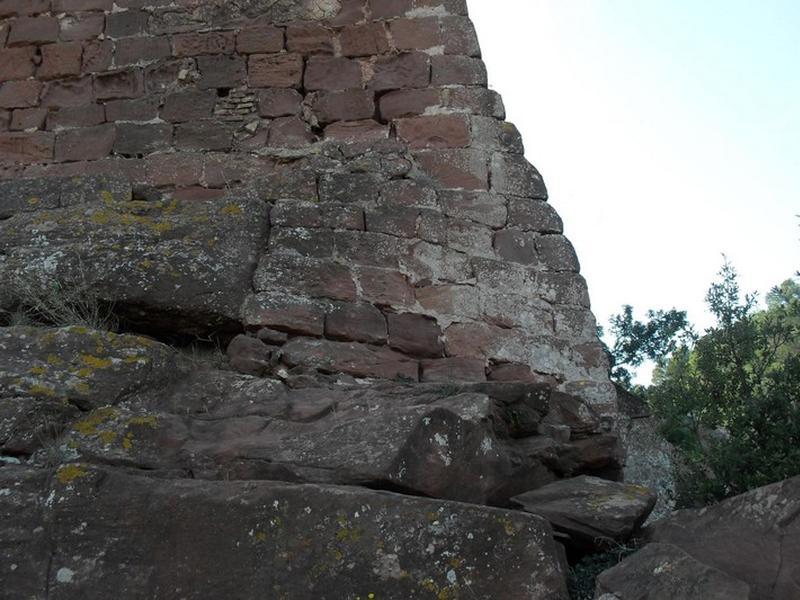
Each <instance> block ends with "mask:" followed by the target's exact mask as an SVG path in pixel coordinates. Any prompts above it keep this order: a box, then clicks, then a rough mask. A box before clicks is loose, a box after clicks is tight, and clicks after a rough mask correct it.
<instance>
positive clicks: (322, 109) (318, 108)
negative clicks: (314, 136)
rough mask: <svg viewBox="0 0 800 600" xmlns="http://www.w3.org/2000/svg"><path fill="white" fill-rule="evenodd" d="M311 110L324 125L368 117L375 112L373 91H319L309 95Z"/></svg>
mask: <svg viewBox="0 0 800 600" xmlns="http://www.w3.org/2000/svg"><path fill="white" fill-rule="evenodd" d="M310 100H311V110H312V111H313V113H314V116H315V117H316V118H317V121H318V122H319V123H320V124H322V125H325V124H327V123H333V122H334V121H356V120H360V119H370V118H372V116H373V115H374V114H375V93H374V92H373V91H371V90H361V89H353V90H340V91H333V92H320V93H318V94H315V95H313V96H311V98H310Z"/></svg>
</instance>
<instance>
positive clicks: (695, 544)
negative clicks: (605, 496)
mask: <svg viewBox="0 0 800 600" xmlns="http://www.w3.org/2000/svg"><path fill="white" fill-rule="evenodd" d="M647 537H648V539H649V540H651V541H653V542H660V543H667V544H673V545H675V546H678V547H680V548H681V549H682V550H684V551H685V552H687V553H688V554H690V555H691V556H693V557H694V558H695V559H697V560H699V561H702V562H703V563H705V564H706V565H708V566H710V567H714V568H716V569H719V570H720V571H723V572H725V573H727V574H728V575H729V576H731V577H736V578H738V579H741V580H742V581H744V582H745V583H747V584H748V585H749V586H750V589H751V598H753V600H793V599H795V598H798V597H800V477H793V478H792V479H787V480H786V481H782V482H779V483H775V484H772V485H768V486H766V487H762V488H758V489H756V490H753V491H750V492H747V493H746V494H742V495H740V496H736V497H734V498H730V499H728V500H725V501H723V502H720V503H719V504H716V505H714V506H710V507H707V508H704V509H699V510H679V511H677V512H676V513H674V514H673V515H672V516H670V517H667V518H666V519H663V520H661V521H658V522H656V523H655V524H653V525H652V526H650V527H648V529H647Z"/></svg>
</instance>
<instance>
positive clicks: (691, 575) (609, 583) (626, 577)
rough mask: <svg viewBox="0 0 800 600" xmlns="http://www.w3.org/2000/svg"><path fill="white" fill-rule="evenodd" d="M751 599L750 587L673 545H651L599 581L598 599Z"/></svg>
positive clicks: (598, 579) (605, 573) (604, 574)
mask: <svg viewBox="0 0 800 600" xmlns="http://www.w3.org/2000/svg"><path fill="white" fill-rule="evenodd" d="M603 594H612V596H611V598H618V599H619V600H659V599H662V598H664V599H666V598H676V599H677V598H680V600H748V599H749V598H750V586H748V585H747V584H746V583H744V582H743V581H740V580H738V579H735V578H734V577H731V576H730V575H727V574H726V573H723V572H722V571H719V570H717V569H714V568H711V567H709V566H707V565H704V564H703V563H701V562H699V561H697V560H695V559H694V558H692V557H691V556H689V555H688V554H686V552H684V551H683V550H681V549H680V548H678V547H676V546H672V545H671V544H648V545H647V546H645V547H644V548H643V549H642V550H640V551H639V552H637V553H636V554H634V555H632V556H630V557H628V558H627V559H625V560H624V561H622V562H621V563H620V564H619V565H617V566H616V567H614V568H612V569H609V570H608V571H605V572H603V573H602V574H601V575H600V576H599V577H598V578H597V589H596V594H595V597H596V598H603Z"/></svg>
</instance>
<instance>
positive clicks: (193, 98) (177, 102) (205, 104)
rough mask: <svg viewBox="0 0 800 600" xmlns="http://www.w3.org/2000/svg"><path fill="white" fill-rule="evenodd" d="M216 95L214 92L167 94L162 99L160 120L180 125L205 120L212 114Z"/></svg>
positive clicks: (200, 91)
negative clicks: (183, 122) (185, 122)
mask: <svg viewBox="0 0 800 600" xmlns="http://www.w3.org/2000/svg"><path fill="white" fill-rule="evenodd" d="M216 102H217V93H216V92H215V91H214V90H192V89H188V90H185V91H181V92H175V93H174V94H169V95H168V96H167V97H166V98H165V99H164V108H163V109H162V110H161V118H162V119H164V120H165V121H171V122H173V123H180V122H182V121H195V120H198V119H207V118H209V117H210V116H211V115H212V113H213V112H214V105H215V104H216Z"/></svg>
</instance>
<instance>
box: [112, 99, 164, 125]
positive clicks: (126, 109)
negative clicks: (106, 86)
mask: <svg viewBox="0 0 800 600" xmlns="http://www.w3.org/2000/svg"><path fill="white" fill-rule="evenodd" d="M159 102H160V99H159V98H158V97H155V96H150V97H147V98H137V99H135V100H111V101H110V102H106V105H105V106H106V120H107V121H108V122H109V123H114V122H116V121H152V120H153V119H155V118H156V117H157V116H158V106H159Z"/></svg>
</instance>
